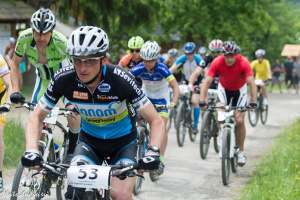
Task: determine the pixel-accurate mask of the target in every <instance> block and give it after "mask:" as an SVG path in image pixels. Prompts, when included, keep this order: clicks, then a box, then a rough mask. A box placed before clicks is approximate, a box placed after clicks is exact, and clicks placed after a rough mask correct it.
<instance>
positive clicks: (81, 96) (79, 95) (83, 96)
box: [73, 91, 89, 100]
mask: <svg viewBox="0 0 300 200" xmlns="http://www.w3.org/2000/svg"><path fill="white" fill-rule="evenodd" d="M73 98H74V99H81V100H87V99H88V98H89V95H88V93H86V92H79V91H74V92H73Z"/></svg>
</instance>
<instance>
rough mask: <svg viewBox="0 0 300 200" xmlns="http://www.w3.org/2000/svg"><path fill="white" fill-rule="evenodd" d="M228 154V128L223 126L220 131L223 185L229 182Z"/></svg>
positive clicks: (229, 161) (229, 162)
mask: <svg viewBox="0 0 300 200" xmlns="http://www.w3.org/2000/svg"><path fill="white" fill-rule="evenodd" d="M229 154H230V129H229V128H224V130H223V133H222V159H221V165H222V167H221V169H222V182H223V185H228V184H229V175H230V164H231V160H230V155H229Z"/></svg>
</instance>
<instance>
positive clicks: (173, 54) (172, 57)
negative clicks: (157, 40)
mask: <svg viewBox="0 0 300 200" xmlns="http://www.w3.org/2000/svg"><path fill="white" fill-rule="evenodd" d="M177 57H178V50H177V49H175V48H172V49H169V50H168V57H167V59H166V60H165V61H164V64H166V65H167V67H168V68H170V67H172V65H173V64H174V63H175V61H176V58H177ZM174 77H175V79H176V81H177V82H180V80H181V77H182V73H181V72H177V73H176V74H174Z"/></svg>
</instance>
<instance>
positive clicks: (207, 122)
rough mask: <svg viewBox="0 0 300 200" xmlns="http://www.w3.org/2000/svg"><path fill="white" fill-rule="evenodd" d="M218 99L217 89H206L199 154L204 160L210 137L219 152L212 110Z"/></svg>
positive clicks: (217, 129) (215, 117) (214, 117)
mask: <svg viewBox="0 0 300 200" xmlns="http://www.w3.org/2000/svg"><path fill="white" fill-rule="evenodd" d="M217 100H218V92H217V90H213V89H209V90H208V107H207V109H206V110H205V112H204V114H203V118H202V123H201V129H200V143H199V149H200V156H201V158H202V159H203V160H204V159H206V157H207V153H208V149H209V145H210V139H211V138H213V142H214V149H215V152H216V153H219V145H218V132H219V128H218V123H217V113H216V111H215V110H214V107H215V106H216V103H217Z"/></svg>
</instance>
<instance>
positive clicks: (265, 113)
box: [260, 105, 269, 125]
mask: <svg viewBox="0 0 300 200" xmlns="http://www.w3.org/2000/svg"><path fill="white" fill-rule="evenodd" d="M268 113H269V106H268V105H266V107H265V108H262V109H261V110H260V121H261V123H262V124H263V125H265V124H266V123H267V120H268Z"/></svg>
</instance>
